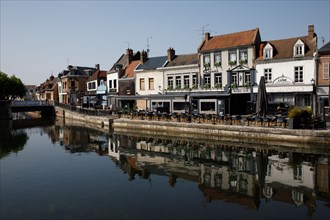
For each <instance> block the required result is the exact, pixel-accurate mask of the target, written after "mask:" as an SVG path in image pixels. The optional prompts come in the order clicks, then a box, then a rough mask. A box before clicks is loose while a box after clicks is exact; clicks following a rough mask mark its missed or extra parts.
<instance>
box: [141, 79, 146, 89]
mask: <svg viewBox="0 0 330 220" xmlns="http://www.w3.org/2000/svg"><path fill="white" fill-rule="evenodd" d="M140 90H145V84H144V79H140Z"/></svg>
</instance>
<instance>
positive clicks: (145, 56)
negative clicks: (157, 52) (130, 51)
mask: <svg viewBox="0 0 330 220" xmlns="http://www.w3.org/2000/svg"><path fill="white" fill-rule="evenodd" d="M140 57H141V58H140V59H141V63H145V62H146V61H147V59H148V53H147V52H146V51H144V50H142V52H141V56H140Z"/></svg>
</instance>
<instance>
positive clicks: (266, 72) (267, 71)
mask: <svg viewBox="0 0 330 220" xmlns="http://www.w3.org/2000/svg"><path fill="white" fill-rule="evenodd" d="M264 76H265V81H266V82H271V81H272V69H264Z"/></svg>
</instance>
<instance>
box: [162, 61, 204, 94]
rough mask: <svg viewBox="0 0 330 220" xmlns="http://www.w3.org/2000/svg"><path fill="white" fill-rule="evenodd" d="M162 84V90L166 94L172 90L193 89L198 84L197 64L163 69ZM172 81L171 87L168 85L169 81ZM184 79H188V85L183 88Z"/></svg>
mask: <svg viewBox="0 0 330 220" xmlns="http://www.w3.org/2000/svg"><path fill="white" fill-rule="evenodd" d="M164 79H165V80H164V84H163V86H162V88H164V90H166V91H167V92H170V91H172V90H188V89H189V88H191V89H192V88H193V87H194V85H196V84H195V81H194V80H196V83H197V85H196V86H198V83H199V82H200V79H199V68H198V65H197V64H194V65H185V66H174V67H165V68H164ZM171 79H172V80H173V81H172V82H173V85H169V84H170V83H169V80H171ZM185 79H189V85H186V86H185ZM177 80H180V83H177Z"/></svg>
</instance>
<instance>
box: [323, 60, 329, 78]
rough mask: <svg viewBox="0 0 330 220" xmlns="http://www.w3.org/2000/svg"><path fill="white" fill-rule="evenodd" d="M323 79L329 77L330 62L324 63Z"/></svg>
mask: <svg viewBox="0 0 330 220" xmlns="http://www.w3.org/2000/svg"><path fill="white" fill-rule="evenodd" d="M323 79H329V63H323Z"/></svg>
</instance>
